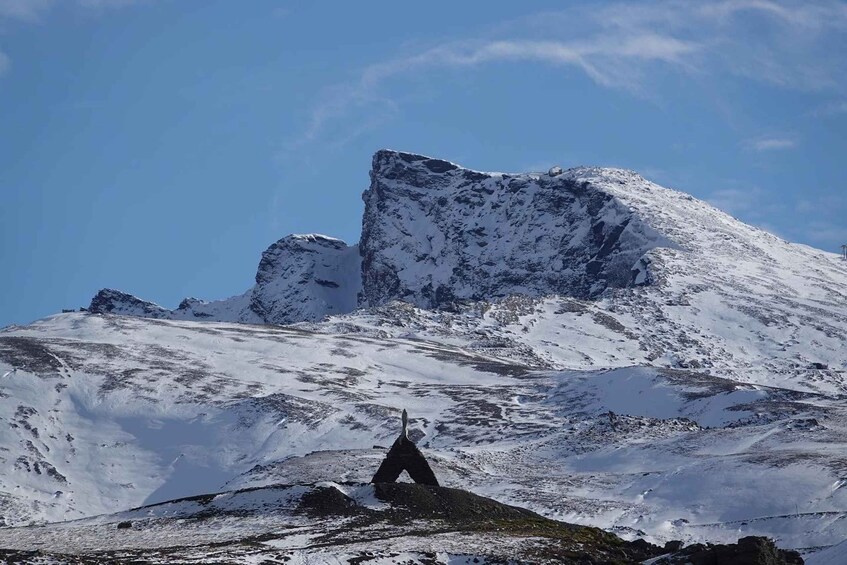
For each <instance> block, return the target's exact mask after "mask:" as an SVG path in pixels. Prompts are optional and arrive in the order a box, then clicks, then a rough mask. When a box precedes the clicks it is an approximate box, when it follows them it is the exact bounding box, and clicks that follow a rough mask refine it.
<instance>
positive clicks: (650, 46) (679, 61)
mask: <svg viewBox="0 0 847 565" xmlns="http://www.w3.org/2000/svg"><path fill="white" fill-rule="evenodd" d="M697 49H698V46H697V45H696V44H695V43H693V42H686V41H682V40H678V39H675V38H673V37H668V36H663V35H659V34H655V33H646V32H645V33H641V34H637V35H632V36H630V37H626V38H607V37H604V38H594V39H593V40H591V41H570V42H565V41H555V40H549V41H530V40H499V41H459V42H451V43H445V44H442V45H438V46H436V47H432V48H430V49H426V50H424V51H421V52H419V53H417V54H413V55H409V56H406V57H401V58H397V59H393V60H389V61H385V62H381V63H376V64H373V65H371V66H368V67H366V68H365V69H363V70H362V72H361V73H360V75H359V78H358V80H357V81H356V82H355V83H352V84H343V85H337V86H334V87H332V88H331V89H329V90H328V91H327V92H326V93H325V94H324V95H323V97H322V100H321V102H320V103H319V104H318V105H316V106H315V108H314V109H313V111H312V113H311V117H310V120H309V125H308V127H307V128H306V131H305V132H303V134H302V135H301V136H300V137H299V138H298V139H297V140H295V141H294V142H292V145H293V146H298V145H302V144H305V143H309V142H311V141H315V140H316V139H317V138H318V137H319V136H320V135H321V134H322V133H323V132H324V129H325V128H326V126H327V124H328V123H329V122H331V121H333V120H337V119H340V118H342V117H344V116H346V115H347V114H348V113H350V112H351V111H365V110H367V109H369V108H373V109H375V108H378V112H379V114H380V116H381V117H374V116H373V115H371V116H368V117H366V118H365V119H364V121H367V122H371V123H382V122H384V121H385V119H387V118H389V117H390V116H391V115H392V114H396V113H397V111H398V104H397V102H395V101H394V100H392V99H391V98H390V97H388V96H387V95H386V94H384V93H383V92H382V90H381V88H382V87H383V86H384V84H385V83H387V82H389V81H390V80H391V79H393V78H396V77H400V76H403V75H408V74H410V73H415V72H421V71H425V70H435V69H445V68H473V67H478V66H481V65H484V64H487V63H494V62H501V61H513V62H535V63H544V64H548V65H553V66H560V67H564V66H568V67H574V68H577V69H579V70H581V71H582V72H584V73H585V74H587V75H588V76H589V77H591V78H592V79H593V80H594V81H595V82H597V83H598V84H600V85H603V86H607V87H620V88H629V89H632V90H636V89H637V88H638V84H639V80H638V79H639V77H638V76H636V75H637V74H639V72H640V70H639V69H640V65H641V64H645V63H664V64H668V65H676V66H680V67H685V66H686V65H687V62H686V56H687V55H688V54H690V53H692V52H694V51H696V50H697ZM363 113H365V112H363ZM358 129H360V130H364V129H367V128H362V127H360V126H359V127H358Z"/></svg>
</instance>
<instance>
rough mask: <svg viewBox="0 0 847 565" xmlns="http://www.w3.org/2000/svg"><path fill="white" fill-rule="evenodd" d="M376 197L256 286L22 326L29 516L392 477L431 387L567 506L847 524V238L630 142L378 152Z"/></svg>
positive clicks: (605, 516)
mask: <svg viewBox="0 0 847 565" xmlns="http://www.w3.org/2000/svg"><path fill="white" fill-rule="evenodd" d="M364 198H365V214H364V219H363V230H362V238H361V241H360V243H359V245H358V246H347V245H346V244H344V243H343V242H340V241H338V240H335V239H332V238H327V237H324V236H289V237H288V238H284V239H282V240H280V241H279V242H277V243H276V244H274V245H272V246H271V247H270V248H269V249H268V250H267V251H266V252H265V253H264V254H263V256H262V260H261V263H260V266H259V269H258V273H257V277H256V285H255V286H254V287H253V288H252V289H250V290H249V291H248V292H246V293H245V294H244V295H241V296H239V297H234V298H231V299H228V300H224V301H218V302H209V303H205V302H200V301H196V300H190V299H189V300H186V301H184V302H183V304H181V305H180V307H179V308H177V309H175V310H167V309H164V308H161V307H159V306H157V305H154V304H151V303H149V302H144V301H142V300H139V299H137V298H134V297H132V296H130V295H126V294H123V293H119V292H117V291H101V292H100V293H99V294H98V296H97V297H95V299H94V300H93V301H92V304H91V308H90V309H89V312H87V313H74V314H62V315H57V316H53V317H50V318H47V319H45V320H42V321H39V322H36V323H34V324H32V325H29V326H26V327H10V328H6V329H4V330H0V374H4V373H7V372H10V371H12V370H13V369H15V368H16V369H17V370H16V371H14V372H10V373H9V374H8V375H6V376H5V377H4V378H3V379H0V418H2V419H3V420H4V421H6V422H8V426H5V425H4V426H0V516H2V519H3V520H4V522H5V523H6V524H7V525H19V524H24V523H27V522H28V521H30V520H36V521H38V520H50V521H55V520H63V519H70V518H79V517H85V516H91V515H93V514H97V513H104V512H116V511H120V510H124V509H126V508H130V507H134V506H139V505H141V504H149V503H154V502H160V501H164V500H168V499H172V498H176V497H179V496H188V495H194V494H202V493H207V492H216V491H220V490H227V489H237V488H245V487H253V486H262V485H268V484H275V483H289V484H290V483H297V482H318V481H326V480H330V481H367V480H368V479H369V478H370V475H371V474H372V473H373V471H374V470H375V468H376V467H377V466H378V464H379V459H380V458H381V457H382V455H383V454H384V451H383V450H382V449H380V448H378V447H375V446H386V445H388V444H390V442H391V441H393V437H394V436H395V435H396V433H397V430H396V428H395V419H396V417H397V413H398V411H399V409H400V408H406V409H408V410H409V412H410V415H411V416H412V425H411V436H412V437H413V439H415V440H416V441H417V442H418V445H419V446H421V448H422V449H423V450H424V451H425V453H426V454H427V456H428V457H430V458H431V459H432V465H433V468H434V470H435V472H436V474H437V475H438V477H439V480H440V481H441V483H442V484H444V485H446V486H451V487H459V488H465V489H468V490H471V491H473V492H476V493H479V494H484V495H486V496H491V497H493V498H495V499H497V500H500V501H502V502H507V503H511V504H517V505H520V506H525V507H529V508H530V509H532V510H535V511H538V512H540V513H541V514H543V515H546V516H549V517H554V518H557V519H563V520H566V521H570V522H576V523H580V524H587V525H596V526H600V527H603V528H607V529H611V530H612V531H615V532H617V533H619V534H621V535H624V536H627V537H630V538H632V537H638V536H646V537H647V538H648V539H649V540H651V541H654V542H659V543H663V542H665V541H668V540H670V539H683V540H686V541H694V540H698V541H702V540H708V541H734V540H735V539H737V538H738V537H740V536H742V535H749V534H757V535H767V536H771V537H774V538H775V539H776V540H777V542H778V544H779V545H780V546H783V547H794V548H816V547H823V546H829V545H832V544H836V543H838V542H840V541H842V540H843V539H845V538H847V520H845V518H847V513H845V511H844V508H845V503H847V498H845V497H847V494H845V492H847V491H845V490H844V489H843V485H844V484H845V481H847V475H845V473H847V463H845V462H847V442H845V440H844V437H847V436H845V431H847V406H845V405H844V398H847V385H845V381H844V376H845V369H847V348H845V347H844V344H845V342H847V262H845V261H843V260H841V259H840V258H839V257H838V256H837V255H835V254H830V253H825V252H822V251H819V250H815V249H812V248H809V247H806V246H802V245H797V244H792V243H788V242H786V241H783V240H781V239H779V238H777V237H775V236H773V235H771V234H769V233H767V232H764V231H762V230H759V229H757V228H754V227H751V226H747V225H745V224H743V223H741V222H739V221H738V220H736V219H734V218H732V217H731V216H729V215H727V214H725V213H723V212H721V211H719V210H717V209H715V208H714V207H712V206H710V205H709V204H707V203H704V202H702V201H699V200H697V199H694V198H693V197H691V196H689V195H686V194H684V193H681V192H676V191H673V190H669V189H666V188H662V187H659V186H657V185H655V184H653V183H650V182H649V181H647V180H645V179H643V178H642V177H640V176H638V175H637V174H635V173H632V172H629V171H622V170H618V169H597V168H577V169H569V170H566V171H558V170H551V171H550V172H549V173H545V174H540V173H529V174H500V173H481V172H476V171H469V170H467V169H462V168H460V167H458V166H457V165H454V164H452V163H448V162H446V161H440V160H437V159H430V158H427V157H422V156H418V155H413V154H407V153H398V152H391V151H380V152H378V153H377V154H376V155H375V157H374V162H373V169H372V173H371V185H370V187H369V189H368V190H367V191H366V192H365V195H364ZM236 322H240V323H236ZM292 322H299V323H296V324H294V325H288V326H285V327H282V326H279V325H276V324H283V323H288V324H290V323H292Z"/></svg>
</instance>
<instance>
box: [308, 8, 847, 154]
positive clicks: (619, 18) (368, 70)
mask: <svg viewBox="0 0 847 565" xmlns="http://www.w3.org/2000/svg"><path fill="white" fill-rule="evenodd" d="M751 28H755V29H756V30H757V31H756V33H755V34H754V36H755V41H753V40H751V37H753V36H751V34H750V32H749V30H750V29H751ZM845 31H847V4H844V3H841V2H838V1H822V2H817V3H811V2H809V3H806V2H797V1H793V0H780V1H777V0H724V1H719V2H709V3H697V2H688V1H682V0H661V1H657V2H651V3H642V4H630V3H620V2H618V3H609V4H597V3H592V4H590V5H584V4H581V5H578V6H575V7H571V8H569V9H566V10H563V11H559V12H552V13H544V14H533V15H529V16H526V17H522V18H518V19H516V20H513V21H510V22H504V23H503V24H502V25H501V26H498V27H497V29H496V30H495V33H492V32H491V31H488V32H479V35H478V36H477V37H476V38H475V39H467V38H463V39H457V40H453V41H450V40H448V41H444V42H441V43H439V44H436V45H430V46H428V47H426V48H423V49H421V50H418V51H417V52H410V53H407V54H406V55H404V56H400V57H397V58H394V59H390V60H387V61H382V62H378V63H374V64H372V65H370V66H367V67H365V68H362V69H361V70H360V71H359V73H358V76H357V78H356V79H354V80H353V81H351V82H348V83H346V84H339V85H335V86H333V87H331V88H329V89H327V90H326V91H325V92H324V93H323V94H322V95H321V96H319V101H318V103H317V104H316V105H315V107H314V108H313V110H312V112H311V116H310V118H309V121H308V125H307V127H306V129H305V131H303V132H302V133H301V135H300V136H299V137H298V138H297V139H295V140H292V143H291V145H292V146H298V145H302V144H307V143H310V142H313V141H316V140H317V139H318V138H322V137H324V136H325V135H326V133H327V131H328V130H329V129H331V127H330V126H331V125H332V124H333V123H337V122H343V121H345V120H349V119H350V118H351V117H352V116H353V115H355V114H359V115H360V117H361V120H362V121H363V122H368V121H370V122H377V123H379V122H380V120H374V118H373V117H372V116H368V117H365V116H364V114H367V113H373V112H377V113H380V114H381V115H383V117H384V118H385V119H389V118H390V116H391V115H392V114H394V113H396V112H397V111H398V108H399V104H398V102H397V101H395V100H393V99H392V98H391V97H390V95H389V94H388V93H387V91H388V90H389V87H390V86H391V85H392V84H394V82H396V81H400V80H402V79H403V78H405V77H410V76H415V77H418V78H419V77H420V76H421V75H423V74H424V73H423V72H424V71H429V72H436V71H438V70H440V69H455V68H463V69H476V68H479V67H483V66H485V65H489V64H493V63H501V62H506V63H508V62H517V63H526V64H540V65H547V66H551V67H554V68H571V69H575V70H578V71H579V72H582V73H584V74H585V75H587V76H588V77H590V78H591V79H592V80H593V81H594V82H595V83H596V84H598V85H599V86H601V87H605V88H615V89H622V90H626V91H629V92H633V93H635V94H637V95H642V96H646V95H649V94H650V93H649V89H650V88H651V84H652V82H653V81H651V80H650V78H651V76H652V74H653V72H654V71H656V70H658V69H663V70H668V69H669V70H671V71H673V72H678V73H685V74H688V75H697V76H703V75H719V74H729V75H735V76H743V77H746V78H750V79H754V80H757V81H762V82H766V83H770V84H773V85H777V86H780V87H783V88H791V89H798V90H807V91H808V90H811V91H814V90H824V89H836V90H840V89H841V88H842V87H844V86H847V85H845V84H842V83H845V82H847V81H845V80H844V78H843V77H844V76H847V66H845V58H844V57H840V56H837V55H833V53H837V52H838V51H837V50H835V51H833V45H836V47H837V42H838V41H839V39H838V38H840V37H842V35H843V33H844V32H845ZM495 37H496V39H495ZM527 37H532V38H533V39H527ZM834 42H835V43H834ZM842 71H844V72H842ZM759 142H760V143H759V145H758V146H754V147H753V148H755V149H757V150H762V151H765V150H772V149H778V148H779V149H787V148H789V147H791V146H793V145H794V142H793V140H789V139H771V140H766V139H762V140H759Z"/></svg>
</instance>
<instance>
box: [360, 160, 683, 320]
mask: <svg viewBox="0 0 847 565" xmlns="http://www.w3.org/2000/svg"><path fill="white" fill-rule="evenodd" d="M587 171H589V170H587V169H571V170H569V171H567V172H562V171H561V170H552V171H551V173H552V174H551V173H548V174H540V173H539V174H535V173H528V174H517V175H512V174H502V173H481V172H478V171H472V170H469V169H463V168H461V167H459V166H457V165H454V164H453V163H449V162H447V161H441V160H438V159H430V158H428V157H424V156H421V155H414V154H411V153H401V152H396V151H378V152H377V153H376V155H375V156H374V159H373V168H372V170H371V185H370V188H369V189H368V190H367V191H366V192H365V194H364V195H363V198H364V200H365V214H364V219H363V221H362V239H361V243H360V251H361V255H362V291H363V304H364V305H367V306H376V305H379V304H383V303H385V302H387V301H389V300H392V299H399V300H403V301H406V302H411V303H413V304H415V305H417V306H421V307H424V308H436V307H441V306H444V305H445V304H448V303H450V302H452V301H455V300H487V299H491V298H496V297H503V296H508V295H512V294H523V295H531V296H538V295H545V294H560V295H566V296H574V297H578V298H590V297H594V296H596V295H598V294H600V293H601V292H603V290H605V289H606V288H608V287H625V286H628V285H631V284H634V283H636V282H641V283H643V282H646V281H648V280H649V275H648V274H647V272H646V270H647V266H648V262H641V263H639V260H640V259H641V258H642V257H643V256H644V255H645V253H647V252H648V251H649V250H650V249H653V248H654V247H657V246H663V245H665V246H667V245H671V244H670V242H669V241H668V240H667V239H666V238H664V237H663V236H661V235H660V234H659V233H657V232H656V231H655V230H654V229H653V228H652V227H650V226H649V225H647V224H645V223H644V222H643V221H642V220H641V218H640V217H639V215H638V214H637V213H636V212H634V211H633V210H632V209H631V208H629V207H628V206H626V205H625V204H624V203H622V202H621V201H620V200H619V199H618V198H617V197H616V196H615V195H614V194H613V193H611V192H610V191H608V190H605V189H604V188H603V186H601V185H598V184H596V183H591V182H588V181H587V180H584V179H583V176H584V175H585V174H586V172H587ZM635 176H637V175H635ZM638 178H639V179H640V177H638ZM641 180H642V181H643V179H641ZM638 269H643V270H644V271H645V272H644V273H639V271H638Z"/></svg>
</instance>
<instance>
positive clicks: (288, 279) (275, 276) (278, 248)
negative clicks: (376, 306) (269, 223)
mask: <svg viewBox="0 0 847 565" xmlns="http://www.w3.org/2000/svg"><path fill="white" fill-rule="evenodd" d="M360 270H361V267H360V263H359V250H358V246H355V245H354V246H348V245H347V244H346V243H344V242H343V241H341V240H339V239H334V238H331V237H326V236H323V235H316V234H311V235H294V236H288V237H285V238H283V239H280V240H279V241H277V242H276V243H274V244H273V245H271V246H270V247H268V249H267V250H266V251H265V252H264V253H262V260H261V261H260V262H259V269H258V271H257V272H256V286H255V287H253V291H252V293H251V296H250V310H251V311H252V312H254V313H255V314H256V315H257V316H258V317H259V318H261V319H262V320H263V321H264V322H265V323H270V324H286V323H292V322H300V321H304V320H319V319H320V318H322V317H323V316H326V315H331V314H342V313H347V312H351V311H352V310H354V309H355V308H356V301H357V295H358V292H359V286H360V282H359V281H360V276H359V272H360Z"/></svg>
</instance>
